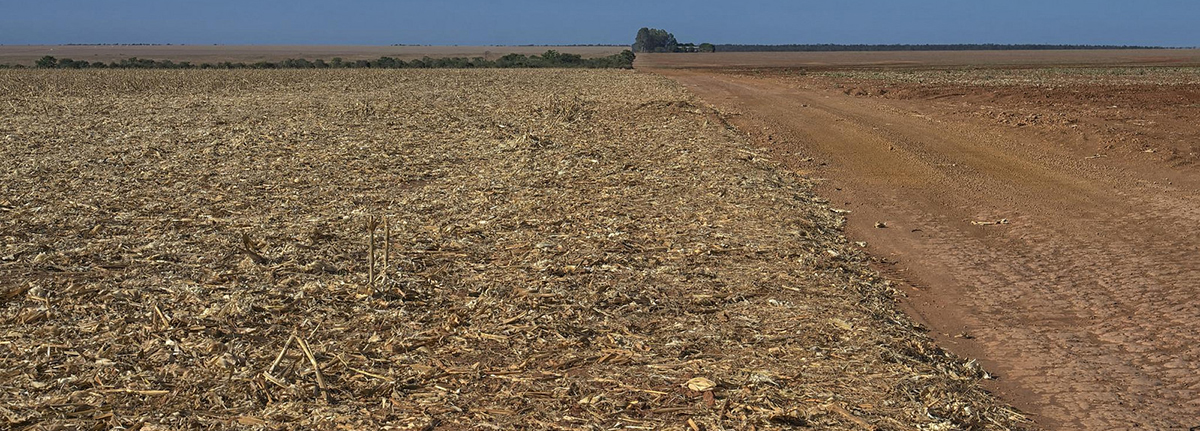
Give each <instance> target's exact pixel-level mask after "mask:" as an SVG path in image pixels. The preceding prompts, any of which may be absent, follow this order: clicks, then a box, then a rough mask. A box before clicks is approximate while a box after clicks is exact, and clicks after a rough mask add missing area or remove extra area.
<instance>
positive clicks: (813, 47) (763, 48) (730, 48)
mask: <svg viewBox="0 0 1200 431" xmlns="http://www.w3.org/2000/svg"><path fill="white" fill-rule="evenodd" d="M716 49H717V50H718V51H721V52H796V51H813V52H829V51H1012V50H1054V49H1161V47H1153V46H1125V45H1121V46H1115V45H1002V44H994V43H984V44H931V45H906V44H896V45H869V44H863V45H840V44H799V45H717V46H716Z"/></svg>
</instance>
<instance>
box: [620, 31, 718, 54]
mask: <svg viewBox="0 0 1200 431" xmlns="http://www.w3.org/2000/svg"><path fill="white" fill-rule="evenodd" d="M633 51H634V52H716V51H717V47H716V45H713V44H711V43H702V44H699V45H696V44H694V43H679V41H678V40H675V35H674V34H671V33H669V32H667V31H666V30H660V29H657V28H646V27H642V29H641V30H638V33H637V37H635V38H634V40H633Z"/></svg>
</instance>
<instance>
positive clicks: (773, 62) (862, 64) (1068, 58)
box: [637, 49, 1200, 69]
mask: <svg viewBox="0 0 1200 431" xmlns="http://www.w3.org/2000/svg"><path fill="white" fill-rule="evenodd" d="M1121 65H1126V66H1130V65H1132V66H1200V50H1196V49H1151V50H1139V49H1131V50H1065V51H1059V50H1047V51H879V52H717V53H703V54H701V53H692V54H639V55H638V63H637V66H638V67H643V68H648V69H654V68H658V69H663V68H691V69H695V68H717V69H727V68H817V69H845V68H872V67H886V68H929V67H939V68H958V67H965V68H976V67H1019V68H1031V67H1050V66H1121Z"/></svg>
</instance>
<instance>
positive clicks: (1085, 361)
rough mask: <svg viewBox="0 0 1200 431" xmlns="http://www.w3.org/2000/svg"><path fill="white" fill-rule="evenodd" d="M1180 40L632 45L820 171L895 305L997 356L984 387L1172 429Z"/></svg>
mask: <svg viewBox="0 0 1200 431" xmlns="http://www.w3.org/2000/svg"><path fill="white" fill-rule="evenodd" d="M1195 55H1196V51H1177V50H1170V51H1128V52H1123V51H1106V52H1095V51H1078V52H1042V51H1034V52H980V53H956V52H947V53H828V54H816V53H813V54H808V53H805V54H781V55H778V56H776V55H774V54H749V55H740V54H738V55H735V54H726V55H725V57H724V58H723V59H722V58H719V57H714V61H708V60H703V59H702V57H703V56H697V57H695V60H691V59H687V57H686V56H682V55H681V56H670V57H666V56H653V55H651V56H642V57H640V59H639V61H641V62H642V63H640V64H641V65H642V67H643V69H644V70H645V69H648V68H649V69H650V70H653V71H655V72H657V73H660V74H662V75H665V76H669V77H672V78H674V79H676V80H677V81H678V82H680V83H682V84H684V85H685V86H686V87H687V88H689V89H690V90H692V91H693V92H695V93H697V94H698V95H699V96H700V98H701V99H702V100H704V101H705V103H706V104H707V105H708V106H710V107H712V108H714V109H716V110H718V111H720V112H721V113H722V114H723V115H724V116H725V117H727V118H729V121H730V123H731V124H733V125H735V126H736V127H737V128H738V129H739V130H742V131H743V132H745V133H747V134H749V135H751V136H752V137H753V138H754V139H755V141H756V142H758V143H759V144H761V145H764V146H766V147H768V148H771V149H772V151H771V152H770V154H772V155H773V156H774V157H775V158H776V159H777V160H780V161H781V162H782V163H783V164H784V165H786V166H789V167H790V168H791V169H794V170H796V171H797V172H800V173H802V174H803V175H806V176H810V177H813V178H820V179H821V184H820V185H819V186H818V187H817V192H818V193H819V194H820V195H822V196H826V197H828V198H830V199H831V201H832V204H833V205H837V206H839V207H841V208H843V209H845V210H847V211H850V212H849V216H848V223H847V232H848V235H849V237H850V238H851V240H853V241H863V242H864V243H866V244H869V245H868V247H867V250H868V251H869V252H870V253H871V255H872V256H873V259H874V262H875V268H877V269H879V270H880V271H882V272H884V273H886V274H888V275H889V276H891V277H892V278H893V279H894V280H898V281H900V282H901V286H902V290H903V291H904V292H906V293H907V294H908V295H909V298H908V300H907V301H906V302H905V304H906V307H907V310H909V312H910V315H912V316H914V317H915V318H916V319H918V320H919V321H921V322H923V323H925V324H927V325H928V326H929V327H930V328H931V329H932V332H931V335H933V336H934V337H935V338H937V340H938V341H939V344H940V345H942V346H945V347H947V348H949V349H950V350H952V351H955V352H958V353H960V354H963V355H967V356H970V357H976V358H979V359H980V360H981V362H982V363H983V364H984V366H985V368H987V369H989V370H994V371H996V372H997V373H998V375H999V379H997V380H995V381H991V382H988V385H989V388H991V389H993V390H995V391H996V392H997V393H999V394H1000V395H1001V397H1002V398H1004V399H1005V400H1007V401H1010V402H1013V403H1014V404H1015V405H1016V406H1017V407H1019V408H1021V409H1022V410H1023V411H1025V412H1027V413H1030V417H1031V418H1032V419H1033V420H1034V421H1035V422H1036V423H1037V424H1038V425H1039V426H1043V427H1046V428H1050V429H1063V430H1074V429H1188V428H1191V427H1195V426H1197V425H1200V422H1197V418H1198V417H1200V403H1198V401H1197V400H1200V378H1197V376H1198V375H1200V368H1198V367H1200V365H1198V364H1200V349H1197V348H1196V347H1195V346H1197V345H1200V338H1197V335H1196V334H1200V323H1198V321H1197V320H1196V319H1195V316H1196V315H1200V309H1198V308H1197V307H1198V304H1200V293H1198V292H1197V290H1196V286H1197V285H1198V283H1200V260H1197V259H1196V258H1195V256H1197V255H1200V236H1198V235H1197V230H1196V229H1195V228H1194V226H1195V225H1196V223H1197V222H1200V194H1198V193H1197V191H1198V190H1200V171H1197V162H1198V161H1200V131H1198V130H1197V128H1196V126H1195V125H1196V124H1200V68H1197V67H1194V66H1193V65H1192V64H1194V61H1195V58H1194V57H1195ZM722 61H727V62H729V63H728V64H726V65H721V64H720V63H721V62H722ZM651 65H654V66H660V65H661V66H662V67H661V68H650V66H651Z"/></svg>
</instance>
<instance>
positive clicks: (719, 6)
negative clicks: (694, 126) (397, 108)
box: [0, 0, 1200, 46]
mask: <svg viewBox="0 0 1200 431" xmlns="http://www.w3.org/2000/svg"><path fill="white" fill-rule="evenodd" d="M640 27H657V28H664V29H667V30H669V31H671V32H673V33H675V35H676V36H677V37H678V39H679V40H680V41H683V42H697V43H699V42H713V43H763V44H780V43H1052V44H1118V45H1164V46H1198V45H1200V0H1091V1H1084V0H1037V1H1029V0H912V1H903V0H825V1H805V0H791V1H789V0H763V1H753V0H745V1H716V0H693V1H661V0H660V1H653V0H649V1H630V0H616V1H573V0H430V1H405V0H397V1H384V0H343V1H328V0H287V1H284V0H203V1H201V0H193V1H179V0H123V1H117V0H0V44H10V45H12V44H61V43H175V44H362V45H389V44H393V43H409V44H431V45H452V44H459V45H493V44H495V45H504V44H582V43H603V44H628V43H632V39H633V36H634V34H635V32H636V31H637V29H638V28H640Z"/></svg>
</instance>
